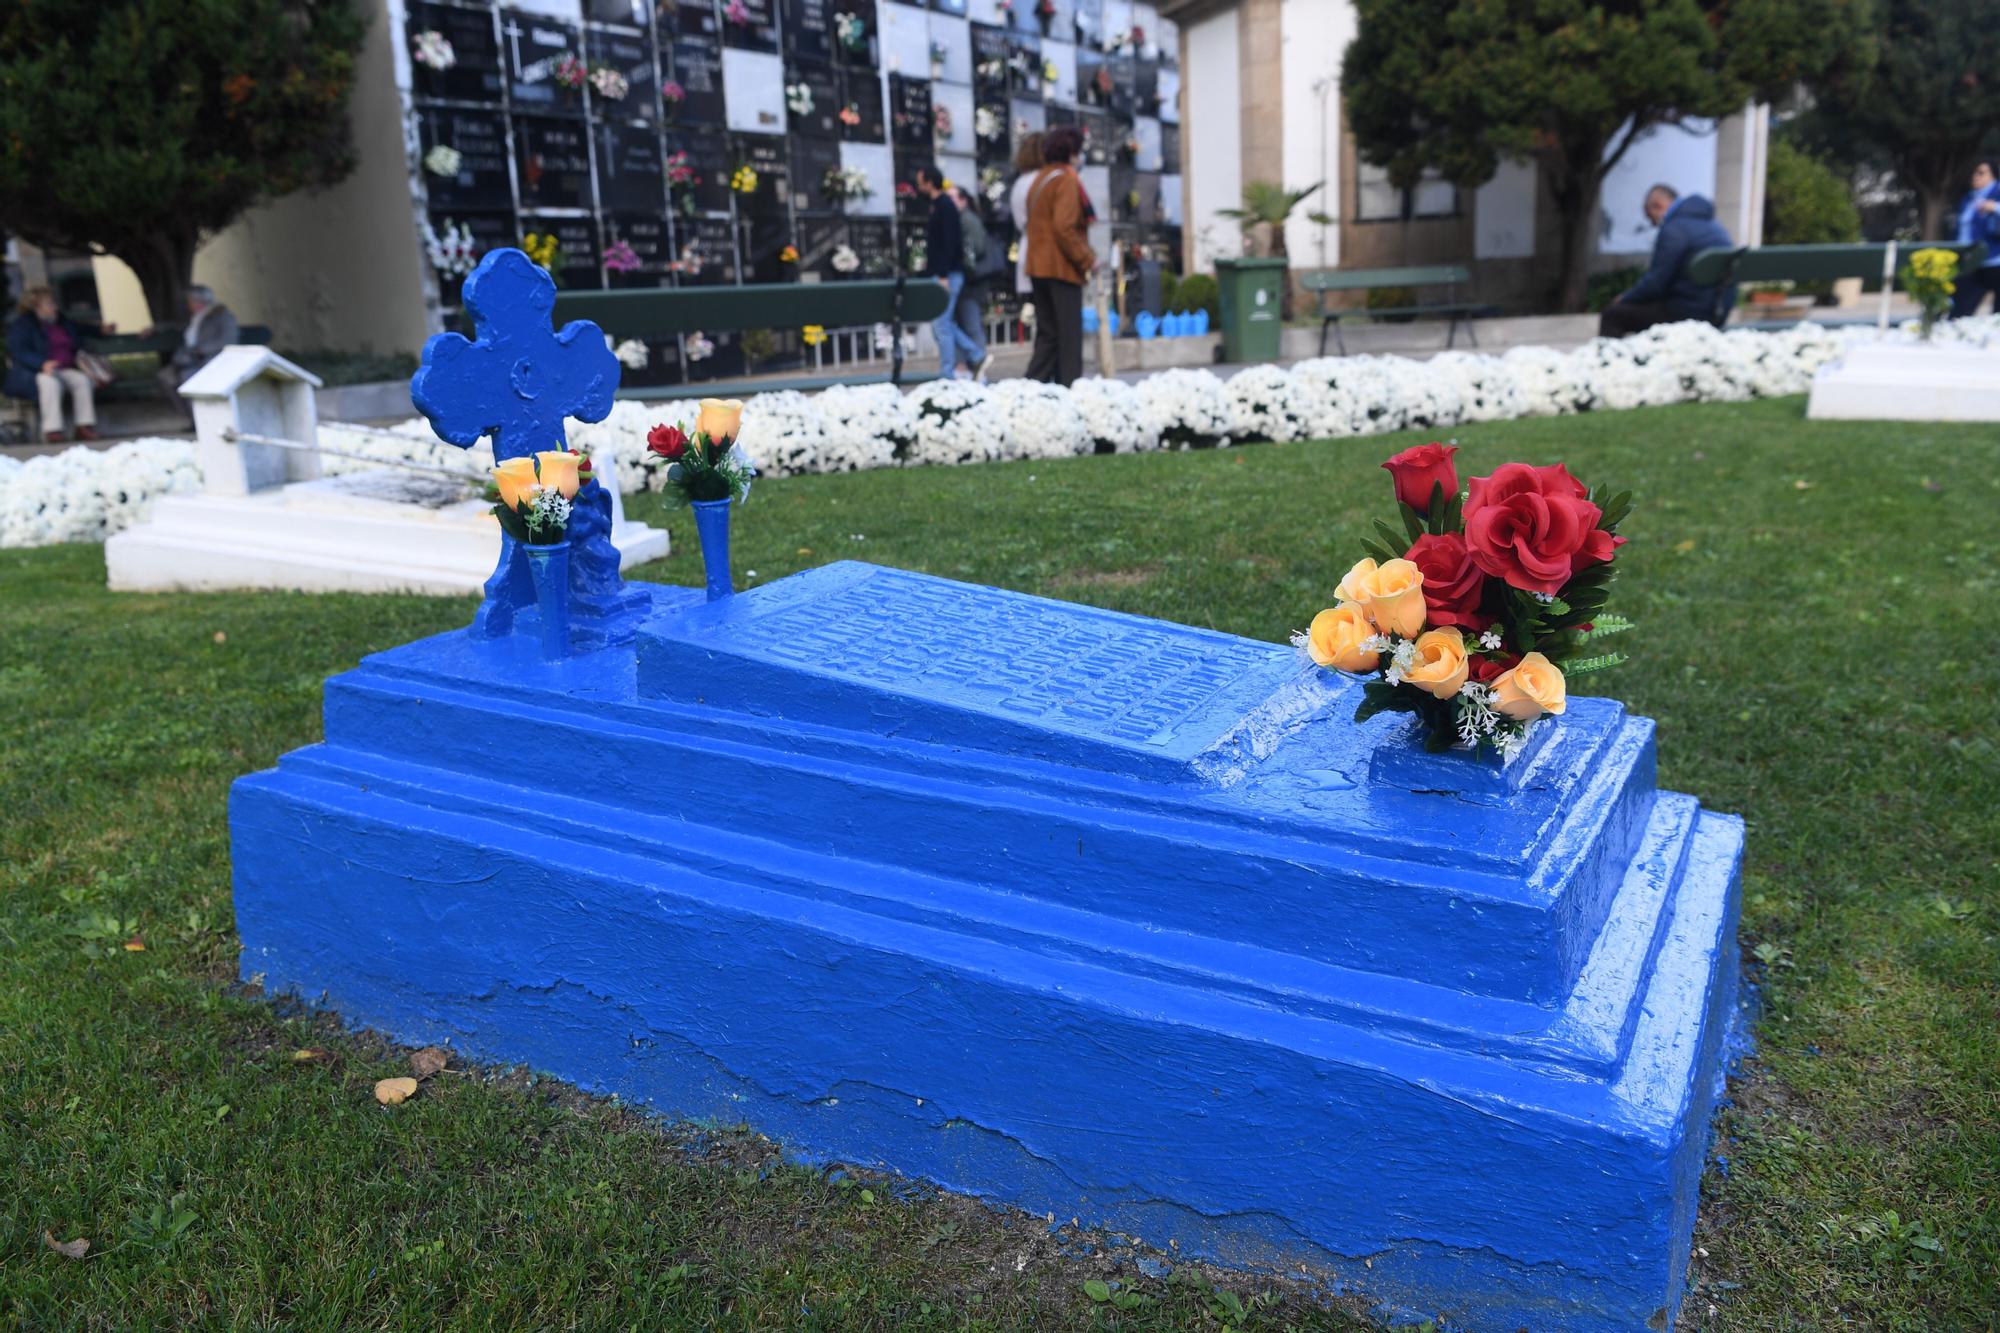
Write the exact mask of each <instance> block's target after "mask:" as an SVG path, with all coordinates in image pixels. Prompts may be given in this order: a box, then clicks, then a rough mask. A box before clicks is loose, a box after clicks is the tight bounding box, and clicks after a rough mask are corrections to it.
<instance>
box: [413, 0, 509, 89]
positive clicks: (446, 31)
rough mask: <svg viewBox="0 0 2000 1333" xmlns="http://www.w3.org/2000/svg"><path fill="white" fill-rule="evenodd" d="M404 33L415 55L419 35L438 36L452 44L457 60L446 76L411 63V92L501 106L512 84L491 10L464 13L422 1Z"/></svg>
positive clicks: (446, 71) (418, 0)
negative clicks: (505, 67)
mask: <svg viewBox="0 0 2000 1333" xmlns="http://www.w3.org/2000/svg"><path fill="white" fill-rule="evenodd" d="M404 31H405V32H406V33H408V34H409V38H410V42H411V49H412V51H414V50H415V43H416V38H417V34H419V33H423V32H436V33H440V34H442V35H443V37H444V39H445V40H446V41H448V42H450V43H451V48H452V54H453V55H454V56H456V57H457V61H456V63H455V64H453V65H452V67H451V68H450V69H447V70H442V71H440V70H434V69H431V68H429V67H427V66H424V65H419V64H418V63H416V61H415V60H414V59H413V60H411V62H410V82H411V90H412V91H413V92H414V93H415V94H416V95H417V96H418V97H420V98H440V99H443V100H446V101H453V102H483V103H487V104H489V105H498V104H499V102H500V98H501V93H502V92H503V91H504V90H505V88H506V83H507V80H506V74H505V71H504V70H503V68H502V66H501V61H500V43H499V39H498V38H497V37H496V36H495V35H494V32H493V13H492V11H491V10H483V9H459V8H457V7H455V6H453V5H440V4H435V3H432V2H431V0H416V3H414V4H412V5H411V6H410V11H409V18H408V21H407V24H406V26H405V28H404Z"/></svg>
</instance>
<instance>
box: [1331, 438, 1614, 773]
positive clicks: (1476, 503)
mask: <svg viewBox="0 0 2000 1333" xmlns="http://www.w3.org/2000/svg"><path fill="white" fill-rule="evenodd" d="M1456 452H1457V448H1456V446H1454V445H1445V444H1424V445H1416V446H1413V447H1412V448H1409V449H1405V450H1404V451H1403V452H1401V453H1399V454H1397V455H1396V456H1395V457H1393V458H1391V459H1390V460H1389V461H1388V462H1386V463H1384V464H1383V465H1382V466H1383V467H1384V468H1386V469H1387V470H1388V472H1389V474H1390V476H1391V477H1392V478H1394V481H1395V489H1396V500H1397V507H1398V508H1399V509H1400V510H1401V512H1402V519H1403V526H1402V530H1401V531H1398V530H1397V529H1396V528H1394V527H1392V526H1391V525H1390V524H1388V523H1385V522H1381V521H1379V520H1378V521H1377V522H1376V525H1375V528H1376V532H1377V534H1378V536H1379V538H1380V540H1371V541H1366V542H1363V543H1362V548H1363V549H1364V550H1365V551H1366V552H1367V553H1368V555H1367V558H1365V559H1363V560H1361V561H1360V562H1359V563H1357V564H1356V565H1355V566H1354V568H1352V569H1350V570H1349V571H1348V572H1347V577H1346V578H1344V579H1342V580H1341V582H1340V586H1339V587H1338V589H1336V590H1335V593H1334V596H1335V598H1336V599H1337V602H1336V605H1334V606H1332V607H1329V608H1328V609H1327V610H1324V611H1322V612H1320V613H1319V614H1318V615H1317V616H1315V617H1313V622H1312V626H1311V628H1310V629H1309V630H1308V631H1307V632H1306V633H1305V634H1303V635H1300V636H1298V637H1297V639H1296V640H1295V642H1297V643H1298V645H1299V646H1300V647H1301V648H1302V649H1303V650H1304V651H1305V653H1306V654H1307V656H1309V657H1310V658H1311V659H1312V660H1313V662H1315V663H1316V664H1318V665H1319V666H1321V667H1325V668H1328V669H1331V670H1338V671H1345V672H1351V673H1354V674H1357V675H1372V676H1374V677H1375V679H1373V680H1370V681H1369V682H1368V683H1367V685H1366V686H1365V687H1364V688H1363V691H1362V699H1361V703H1360V704H1359V705H1358V706H1357V707H1356V708H1355V710H1354V720H1355V721H1357V722H1360V721H1364V720H1365V719H1367V718H1370V717H1373V716H1374V715H1375V714H1377V713H1382V712H1406V713H1415V714H1416V715H1417V716H1418V718H1419V719H1420V720H1421V723H1422V726H1423V729H1424V733H1425V747H1426V748H1427V749H1430V750H1433V751H1440V750H1448V749H1452V748H1455V747H1456V748H1482V749H1491V750H1493V751H1496V752H1497V753H1499V754H1500V755H1501V756H1503V757H1506V756H1511V755H1513V754H1514V753H1515V752H1517V751H1518V750H1519V749H1520V747H1521V746H1522V745H1523V744H1524V743H1525V742H1526V740H1527V737H1528V729H1529V728H1530V727H1531V726H1532V725H1534V723H1535V722H1536V721H1537V720H1538V719H1540V718H1542V717H1544V716H1548V715H1560V714H1561V713H1562V712H1563V710H1564V708H1565V707H1566V706H1567V698H1568V684H1567V681H1568V677H1571V676H1577V675H1582V674H1585V673H1587V672H1592V671H1602V670H1605V669H1607V668H1609V667H1614V666H1617V665H1618V664H1619V663H1621V662H1623V661H1624V660H1625V655H1624V654H1622V653H1603V652H1599V651H1597V648H1596V645H1597V641H1598V640H1599V639H1602V638H1604V637H1606V636H1608V635H1612V634H1616V633H1620V632H1622V631H1624V630H1628V629H1630V628H1632V624H1631V622H1630V621H1628V620H1625V619H1623V618H1621V617H1617V616H1611V615H1607V614H1605V611H1604V604H1605V601H1606V599H1607V597H1608V596H1609V593H1610V586H1611V579H1612V573H1613V569H1612V562H1613V559H1614V558H1615V556H1616V554H1617V550H1618V547H1619V546H1621V545H1622V544H1623V543H1624V541H1625V539H1624V538H1623V537H1620V536H1618V535H1617V529H1618V524H1619V523H1620V522H1621V521H1623V519H1624V518H1625V516H1626V515H1627V514H1628V513H1629V512H1631V508H1632V496H1631V493H1630V492H1629V491H1628V492H1624V493H1621V494H1619V495H1616V496H1612V497H1610V498H1608V499H1602V500H1600V498H1599V495H1598V493H1597V492H1595V491H1592V490H1591V489H1589V488H1588V487H1586V486H1584V484H1583V483H1582V482H1580V481H1578V480H1577V479H1576V478H1574V477H1572V476H1571V475H1570V474H1569V470H1568V469H1567V468H1565V467H1564V466H1563V465H1562V464H1560V463H1556V464H1553V465H1551V466H1548V467H1533V466H1530V465H1529V464H1526V463H1505V464H1502V465H1501V466H1500V467H1498V468H1495V469H1494V470H1493V473H1492V475H1491V476H1486V477H1474V478H1473V479H1472V481H1471V483H1470V484H1469V486H1468V487H1467V489H1466V491H1465V492H1464V493H1463V494H1461V493H1460V491H1459V488H1458V471H1457V469H1456V468H1455V467H1454V466H1453V464H1452V455H1453V454H1454V453H1456ZM1398 552H1400V554H1398Z"/></svg>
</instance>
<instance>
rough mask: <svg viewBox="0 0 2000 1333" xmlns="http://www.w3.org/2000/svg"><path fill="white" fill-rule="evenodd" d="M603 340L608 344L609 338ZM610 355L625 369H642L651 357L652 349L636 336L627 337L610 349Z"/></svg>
mask: <svg viewBox="0 0 2000 1333" xmlns="http://www.w3.org/2000/svg"><path fill="white" fill-rule="evenodd" d="M604 341H605V342H606V343H607V344H608V343H609V342H610V341H611V339H610V338H608V337H607V338H606V339H605V340H604ZM611 355H613V356H615V357H617V358H618V364H619V365H621V366H623V367H625V369H627V370H644V369H645V368H646V365H647V363H648V362H650V361H651V360H652V359H653V349H652V348H650V347H648V346H646V344H645V343H643V342H641V341H640V340H639V339H637V338H627V339H626V340H625V341H624V342H622V343H619V344H618V345H617V346H616V347H613V348H612V349H611Z"/></svg>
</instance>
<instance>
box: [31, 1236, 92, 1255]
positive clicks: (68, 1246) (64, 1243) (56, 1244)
mask: <svg viewBox="0 0 2000 1333" xmlns="http://www.w3.org/2000/svg"><path fill="white" fill-rule="evenodd" d="M42 1242H43V1243H44V1244H46V1245H47V1246H48V1247H49V1248H50V1249H52V1250H54V1251H55V1252H56V1253H57V1254H60V1255H61V1256H62V1257H63V1258H65V1259H81V1258H83V1256H84V1255H86V1254H89V1253H90V1242H89V1241H87V1240H85V1239H84V1238H83V1237H81V1236H78V1237H77V1238H76V1239H75V1240H57V1239H56V1238H55V1235H54V1234H53V1233H51V1232H47V1231H44V1232H43V1233H42Z"/></svg>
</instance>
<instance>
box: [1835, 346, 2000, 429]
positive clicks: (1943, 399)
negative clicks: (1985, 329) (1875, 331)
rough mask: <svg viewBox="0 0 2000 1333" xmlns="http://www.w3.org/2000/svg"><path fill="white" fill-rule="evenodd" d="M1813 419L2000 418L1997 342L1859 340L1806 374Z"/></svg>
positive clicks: (1999, 356) (1999, 360) (1951, 419)
mask: <svg viewBox="0 0 2000 1333" xmlns="http://www.w3.org/2000/svg"><path fill="white" fill-rule="evenodd" d="M1806 415H1807V416H1808V417H1810V418H1812V419H1814V420H1817V421H2000V347H1968V346H1964V345H1953V344H1951V343H1862V344H1860V345H1859V346H1856V347H1854V348H1851V349H1850V350H1849V351H1848V352H1847V353H1846V354H1845V355H1843V356H1842V357H1841V358H1840V359H1839V360H1837V361H1829V362H1828V363H1827V364H1825V365H1823V366H1821V367H1820V368H1819V371H1818V373H1817V374H1815V375H1814V376H1813V387H1812V397H1811V398H1809V399H1808V400H1807V403H1806Z"/></svg>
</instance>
